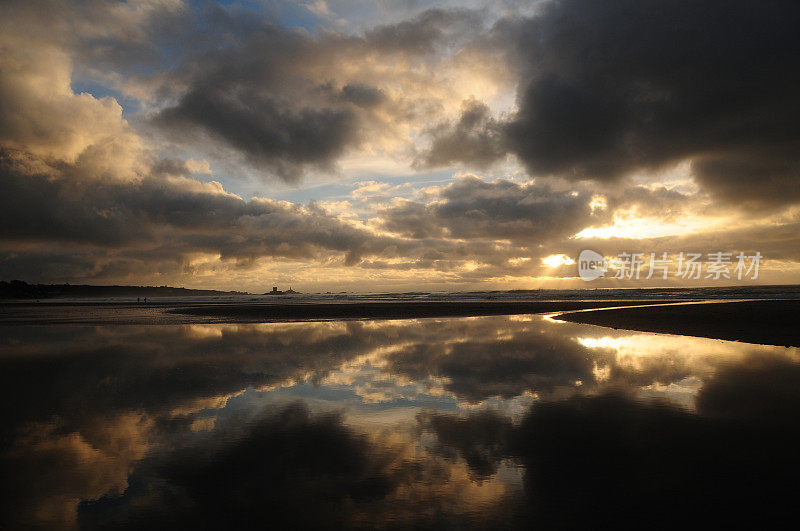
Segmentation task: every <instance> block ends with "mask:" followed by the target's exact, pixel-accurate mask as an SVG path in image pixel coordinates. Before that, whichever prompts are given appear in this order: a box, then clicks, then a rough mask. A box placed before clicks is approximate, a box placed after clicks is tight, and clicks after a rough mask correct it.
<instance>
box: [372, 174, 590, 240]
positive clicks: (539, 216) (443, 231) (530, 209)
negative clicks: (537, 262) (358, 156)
mask: <svg viewBox="0 0 800 531" xmlns="http://www.w3.org/2000/svg"><path fill="white" fill-rule="evenodd" d="M437 199H438V200H436V201H433V202H431V203H428V204H422V203H417V202H412V201H403V202H399V203H396V204H394V205H393V206H391V207H389V208H387V209H385V210H383V211H382V212H381V216H382V217H383V226H384V227H385V228H386V229H387V230H390V231H392V232H397V233H399V234H403V235H406V236H411V237H414V238H424V237H441V236H444V235H447V236H450V237H453V238H465V239H473V238H489V239H511V240H514V241H515V242H530V241H537V242H538V241H542V240H545V239H555V238H559V237H567V236H571V235H572V234H575V233H576V232H578V231H579V230H580V229H581V228H583V227H585V226H586V225H587V224H589V223H591V222H592V221H600V220H601V219H602V218H601V217H600V215H597V216H595V217H593V214H592V211H591V207H590V206H589V203H590V200H591V193H588V192H587V191H584V190H581V191H575V190H563V191H558V190H554V189H552V188H551V187H549V186H548V185H546V184H545V185H539V184H537V183H533V184H528V185H520V184H517V183H514V182H511V181H504V180H497V181H493V182H487V181H484V180H481V179H478V178H477V177H474V176H465V177H462V178H460V179H457V180H456V181H455V182H453V183H452V184H450V185H448V186H446V187H445V188H443V189H442V190H441V191H440V192H439V194H438V197H437Z"/></svg>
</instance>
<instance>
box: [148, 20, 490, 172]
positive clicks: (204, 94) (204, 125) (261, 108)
mask: <svg viewBox="0 0 800 531" xmlns="http://www.w3.org/2000/svg"><path fill="white" fill-rule="evenodd" d="M196 16H197V17H198V20H197V21H195V24H197V25H198V26H200V27H202V28H203V31H204V34H205V36H204V37H203V38H202V39H199V38H198V37H197V36H195V37H193V38H192V40H193V41H194V40H198V41H199V42H198V43H197V44H198V51H197V52H195V53H191V54H189V56H188V57H187V58H186V59H185V60H184V61H183V63H181V64H180V66H179V67H178V68H177V69H176V71H175V73H171V74H169V75H168V79H169V82H168V87H170V85H171V87H170V88H168V89H167V90H172V91H173V92H176V93H177V94H178V97H177V103H175V104H174V105H168V106H167V107H166V108H164V109H163V110H161V111H160V112H159V113H158V115H157V116H156V118H155V122H156V123H157V124H159V125H160V126H162V127H164V128H165V129H167V130H168V131H172V132H173V133H175V136H181V135H185V134H186V133H187V132H188V133H192V132H194V131H202V132H203V133H205V134H206V135H207V136H209V137H210V138H212V139H213V140H215V141H218V142H221V143H222V144H224V145H227V146H229V147H232V148H233V149H234V150H236V151H237V152H239V153H241V154H243V155H244V157H245V158H246V160H248V161H249V162H250V164H251V165H252V166H253V167H255V168H257V169H262V170H264V169H268V170H270V171H271V172H272V173H275V174H277V175H278V176H280V177H281V178H283V179H285V180H288V181H296V180H298V179H299V178H300V177H301V176H302V174H303V173H304V171H305V169H306V168H308V167H316V168H319V169H324V170H330V169H332V168H333V165H334V163H335V162H336V160H337V159H338V158H340V157H341V156H343V155H344V154H345V153H346V152H347V150H348V149H350V148H353V147H355V146H357V145H358V144H359V142H360V141H361V140H363V139H364V126H365V123H364V121H365V120H367V121H369V120H371V119H372V117H371V116H370V115H369V113H368V112H367V110H368V109H371V108H374V107H375V106H377V105H378V104H380V103H382V102H385V100H386V96H385V94H384V92H383V91H381V89H380V88H379V87H375V86H370V85H368V84H366V83H365V82H363V81H361V80H359V79H358V78H354V79H352V80H350V81H346V82H344V83H343V84H342V86H341V88H340V89H334V90H331V89H332V87H331V78H332V77H333V76H334V75H335V74H334V73H333V71H334V70H336V69H337V66H338V65H341V66H342V67H349V66H351V64H356V65H358V64H359V63H363V62H365V61H367V60H368V59H370V57H371V56H377V57H378V58H384V59H386V60H390V58H389V57H384V56H396V55H400V56H401V57H407V58H411V57H414V58H416V59H417V60H422V58H423V57H422V56H427V55H431V54H433V53H434V52H435V51H436V50H437V49H438V48H439V47H440V46H445V45H447V44H449V43H451V42H452V41H453V40H454V39H457V38H458V36H459V35H469V33H468V31H467V30H472V31H475V30H476V29H477V28H478V27H479V26H480V19H479V18H478V17H477V15H476V14H474V13H472V12H469V11H466V10H452V11H445V10H429V11H426V12H424V13H422V14H420V15H418V16H417V17H416V18H414V19H411V20H407V21H403V22H400V23H398V24H394V25H386V26H379V27H376V28H374V29H372V30H369V31H367V32H366V33H365V34H364V35H362V36H346V35H340V34H334V33H328V34H323V35H321V36H310V35H308V34H306V33H304V32H301V31H297V30H292V29H288V28H285V27H282V26H279V25H277V24H275V23H272V22H269V21H267V22H260V21H259V22H256V21H254V20H253V17H252V16H251V15H249V14H247V13H241V12H238V11H234V10H224V9H222V8H214V9H211V10H210V12H206V13H204V12H201V13H198V14H196ZM229 35H236V37H235V38H229ZM182 87H185V89H182ZM326 94H327V95H328V96H329V97H328V98H325V95H326ZM330 96H333V97H330ZM392 112H398V113H403V112H406V111H404V110H403V109H400V108H398V109H395V110H394V111H392ZM384 126H385V127H386V128H390V127H391V124H384Z"/></svg>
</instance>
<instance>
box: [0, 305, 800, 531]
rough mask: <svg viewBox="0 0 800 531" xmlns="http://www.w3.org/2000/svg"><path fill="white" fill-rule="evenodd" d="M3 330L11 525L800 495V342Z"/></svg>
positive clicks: (785, 500) (697, 514)
mask: <svg viewBox="0 0 800 531" xmlns="http://www.w3.org/2000/svg"><path fill="white" fill-rule="evenodd" d="M0 338H1V339H0V383H2V391H1V392H2V394H3V396H2V399H3V403H4V404H5V408H4V413H3V423H2V457H0V466H2V474H1V475H0V478H2V479H0V482H2V499H1V500H0V504H1V505H2V520H0V523H2V524H5V525H6V526H8V527H15V526H21V525H30V524H45V525H47V526H49V527H74V526H82V527H98V526H110V525H121V526H132V527H142V526H148V525H149V526H154V527H166V526H170V527H176V526H177V527H183V526H185V527H200V528H218V527H222V526H226V527H230V526H237V527H253V526H259V527H264V526H267V525H276V524H284V525H291V526H314V527H341V526H351V527H369V528H373V527H409V526H414V527H437V528H441V527H454V528H462V527H481V528H486V527H508V526H511V527H526V528H528V527H530V526H531V525H532V524H534V525H535V524H537V523H538V524H541V525H542V526H543V527H546V528H552V527H571V526H575V527H581V526H585V525H599V524H601V523H604V521H605V523H608V522H613V523H614V524H616V525H617V526H627V525H636V524H637V523H641V522H642V519H643V518H644V519H646V520H647V521H648V522H650V523H651V524H653V523H655V524H659V525H655V526H656V527H659V526H660V525H661V524H663V525H665V526H666V525H673V524H678V523H681V522H685V521H686V520H687V519H698V518H700V519H708V520H709V521H713V522H715V523H720V522H725V521H727V520H729V521H733V522H737V523H743V522H748V521H750V520H752V521H754V522H760V523H761V524H763V523H764V522H765V520H764V518H766V517H765V516H764V515H765V514H768V515H770V516H769V518H773V517H775V516H776V515H777V514H778V513H779V512H781V511H791V510H793V509H792V507H793V505H794V504H793V502H792V501H791V500H792V499H793V496H794V492H795V490H796V484H795V483H794V481H795V480H794V478H796V476H797V473H798V471H800V466H798V457H797V456H796V454H797V452H796V451H795V450H794V442H795V437H796V435H797V434H798V426H797V418H798V415H797V414H798V412H800V351H799V350H798V349H794V348H784V347H772V346H759V345H751V344H744V343H734V342H727V341H718V340H710V339H701V338H689V337H682V336H670V335H657V334H648V333H639V332H627V331H617V330H610V329H607V328H601V327H594V326H589V325H579V324H572V323H563V322H558V321H554V320H552V319H550V318H547V317H543V316H540V315H532V316H510V317H474V318H459V319H415V320H393V321H347V322H307V323H269V324H245V325H235V324H197V325H161V326H137V325H128V326H118V325H108V326H71V325H60V326H49V327H46V326H5V327H0ZM784 482H791V485H792V487H790V488H787V487H786V484H787V483H784ZM0 527H2V525H0Z"/></svg>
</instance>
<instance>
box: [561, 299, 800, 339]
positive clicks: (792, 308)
mask: <svg viewBox="0 0 800 531" xmlns="http://www.w3.org/2000/svg"><path fill="white" fill-rule="evenodd" d="M798 315H800V300H772V301H743V302H721V303H709V304H686V305H674V306H672V305H667V306H651V307H643V308H621V309H609V310H598V311H590V312H577V313H565V314H561V315H559V316H558V317H557V319H559V320H563V321H570V322H573V323H585V324H593V325H600V326H607V327H611V328H622V329H626V330H638V331H642V332H658V333H665V334H679V335H684V336H696V337H708V338H713V339H726V340H730V341H743V342H746V343H758V344H763V345H780V346H793V347H798V346H800V320H799V319H798Z"/></svg>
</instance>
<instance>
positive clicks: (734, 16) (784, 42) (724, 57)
mask: <svg viewBox="0 0 800 531" xmlns="http://www.w3.org/2000/svg"><path fill="white" fill-rule="evenodd" d="M798 20H800V5H798V4H797V3H796V2H792V1H769V2H757V3H755V2H750V1H741V0H739V1H734V2H730V1H722V0H708V1H703V2H692V1H686V0H667V1H664V0H645V1H638V0H610V1H600V2H598V1H594V0H556V1H553V2H549V3H547V4H546V5H545V6H544V7H543V8H542V10H541V12H540V14H538V15H536V16H534V17H532V18H530V19H519V18H516V19H515V18H507V19H503V20H501V21H499V22H498V23H497V24H496V26H495V27H494V29H493V30H492V35H491V37H490V38H489V39H488V40H487V43H488V44H485V45H486V46H490V47H496V48H497V49H498V50H499V51H500V52H501V53H503V54H505V55H503V57H511V58H513V59H512V60H513V61H514V62H515V64H516V68H517V69H518V73H519V76H520V87H519V93H518V107H519V108H518V111H517V113H516V114H515V115H513V116H512V117H511V118H510V119H509V120H508V121H506V122H504V123H501V124H498V123H496V122H494V121H492V120H491V119H490V118H488V117H485V118H483V121H484V122H485V123H484V128H483V132H480V131H470V132H469V135H465V131H464V130H465V127H464V125H463V124H464V123H465V121H466V123H469V118H470V116H471V114H474V110H472V109H468V110H467V111H465V113H464V115H463V116H462V119H461V121H460V122H457V123H456V124H455V125H454V127H452V128H451V129H450V130H448V131H441V132H440V133H439V136H438V137H437V138H436V139H435V140H434V142H433V146H432V147H433V150H432V151H431V152H430V153H429V154H428V155H427V157H426V158H425V159H424V160H426V161H428V162H429V163H435V164H445V163H448V162H451V161H454V160H461V161H463V162H468V163H473V164H475V163H479V164H483V165H485V164H488V163H489V162H491V161H492V160H495V159H497V157H498V154H499V152H498V150H497V149H496V148H490V149H487V146H493V145H495V143H496V142H497V141H496V140H494V139H495V136H496V134H497V133H496V131H497V130H498V128H501V129H502V131H503V134H502V142H500V144H501V145H502V146H503V147H504V148H505V149H507V150H508V151H509V152H511V153H513V154H515V155H516V156H517V157H518V158H519V159H520V160H521V161H522V162H523V163H524V164H525V165H526V166H527V167H528V169H529V170H530V171H531V172H532V173H533V174H535V175H542V174H546V175H559V176H564V177H569V178H573V179H597V180H603V181H608V180H613V179H617V178H620V177H622V176H624V175H625V174H627V173H629V172H631V171H634V170H639V169H645V170H648V169H655V168H658V167H660V166H662V165H665V164H670V163H674V162H676V161H680V160H684V159H691V160H692V161H693V169H694V172H695V174H696V177H697V179H698V180H699V182H700V183H701V184H702V185H703V186H705V187H707V189H708V190H710V191H712V192H714V193H715V194H717V195H718V196H719V197H721V198H723V199H726V200H730V201H745V202H747V203H749V204H750V205H751V206H763V205H764V204H769V203H786V202H792V201H796V200H797V199H798V198H800V186H797V183H798V181H800V168H798V165H797V161H796V153H797V152H798V150H799V149H800V128H798V125H797V124H798V123H800V105H799V104H798V100H797V97H796V91H797V86H798V82H800V62H799V61H800V59H798V58H800V41H798V39H797V37H796V35H797V33H798V31H800V25H799V24H798ZM459 138H461V139H462V140H464V141H465V142H464V145H465V148H464V152H463V153H462V154H461V155H460V156H458V150H457V149H453V148H454V145H455V141H456V140H457V139H459ZM476 139H483V142H482V143H481V145H482V147H483V150H476V149H473V148H472V146H473V143H472V142H471V140H476Z"/></svg>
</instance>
